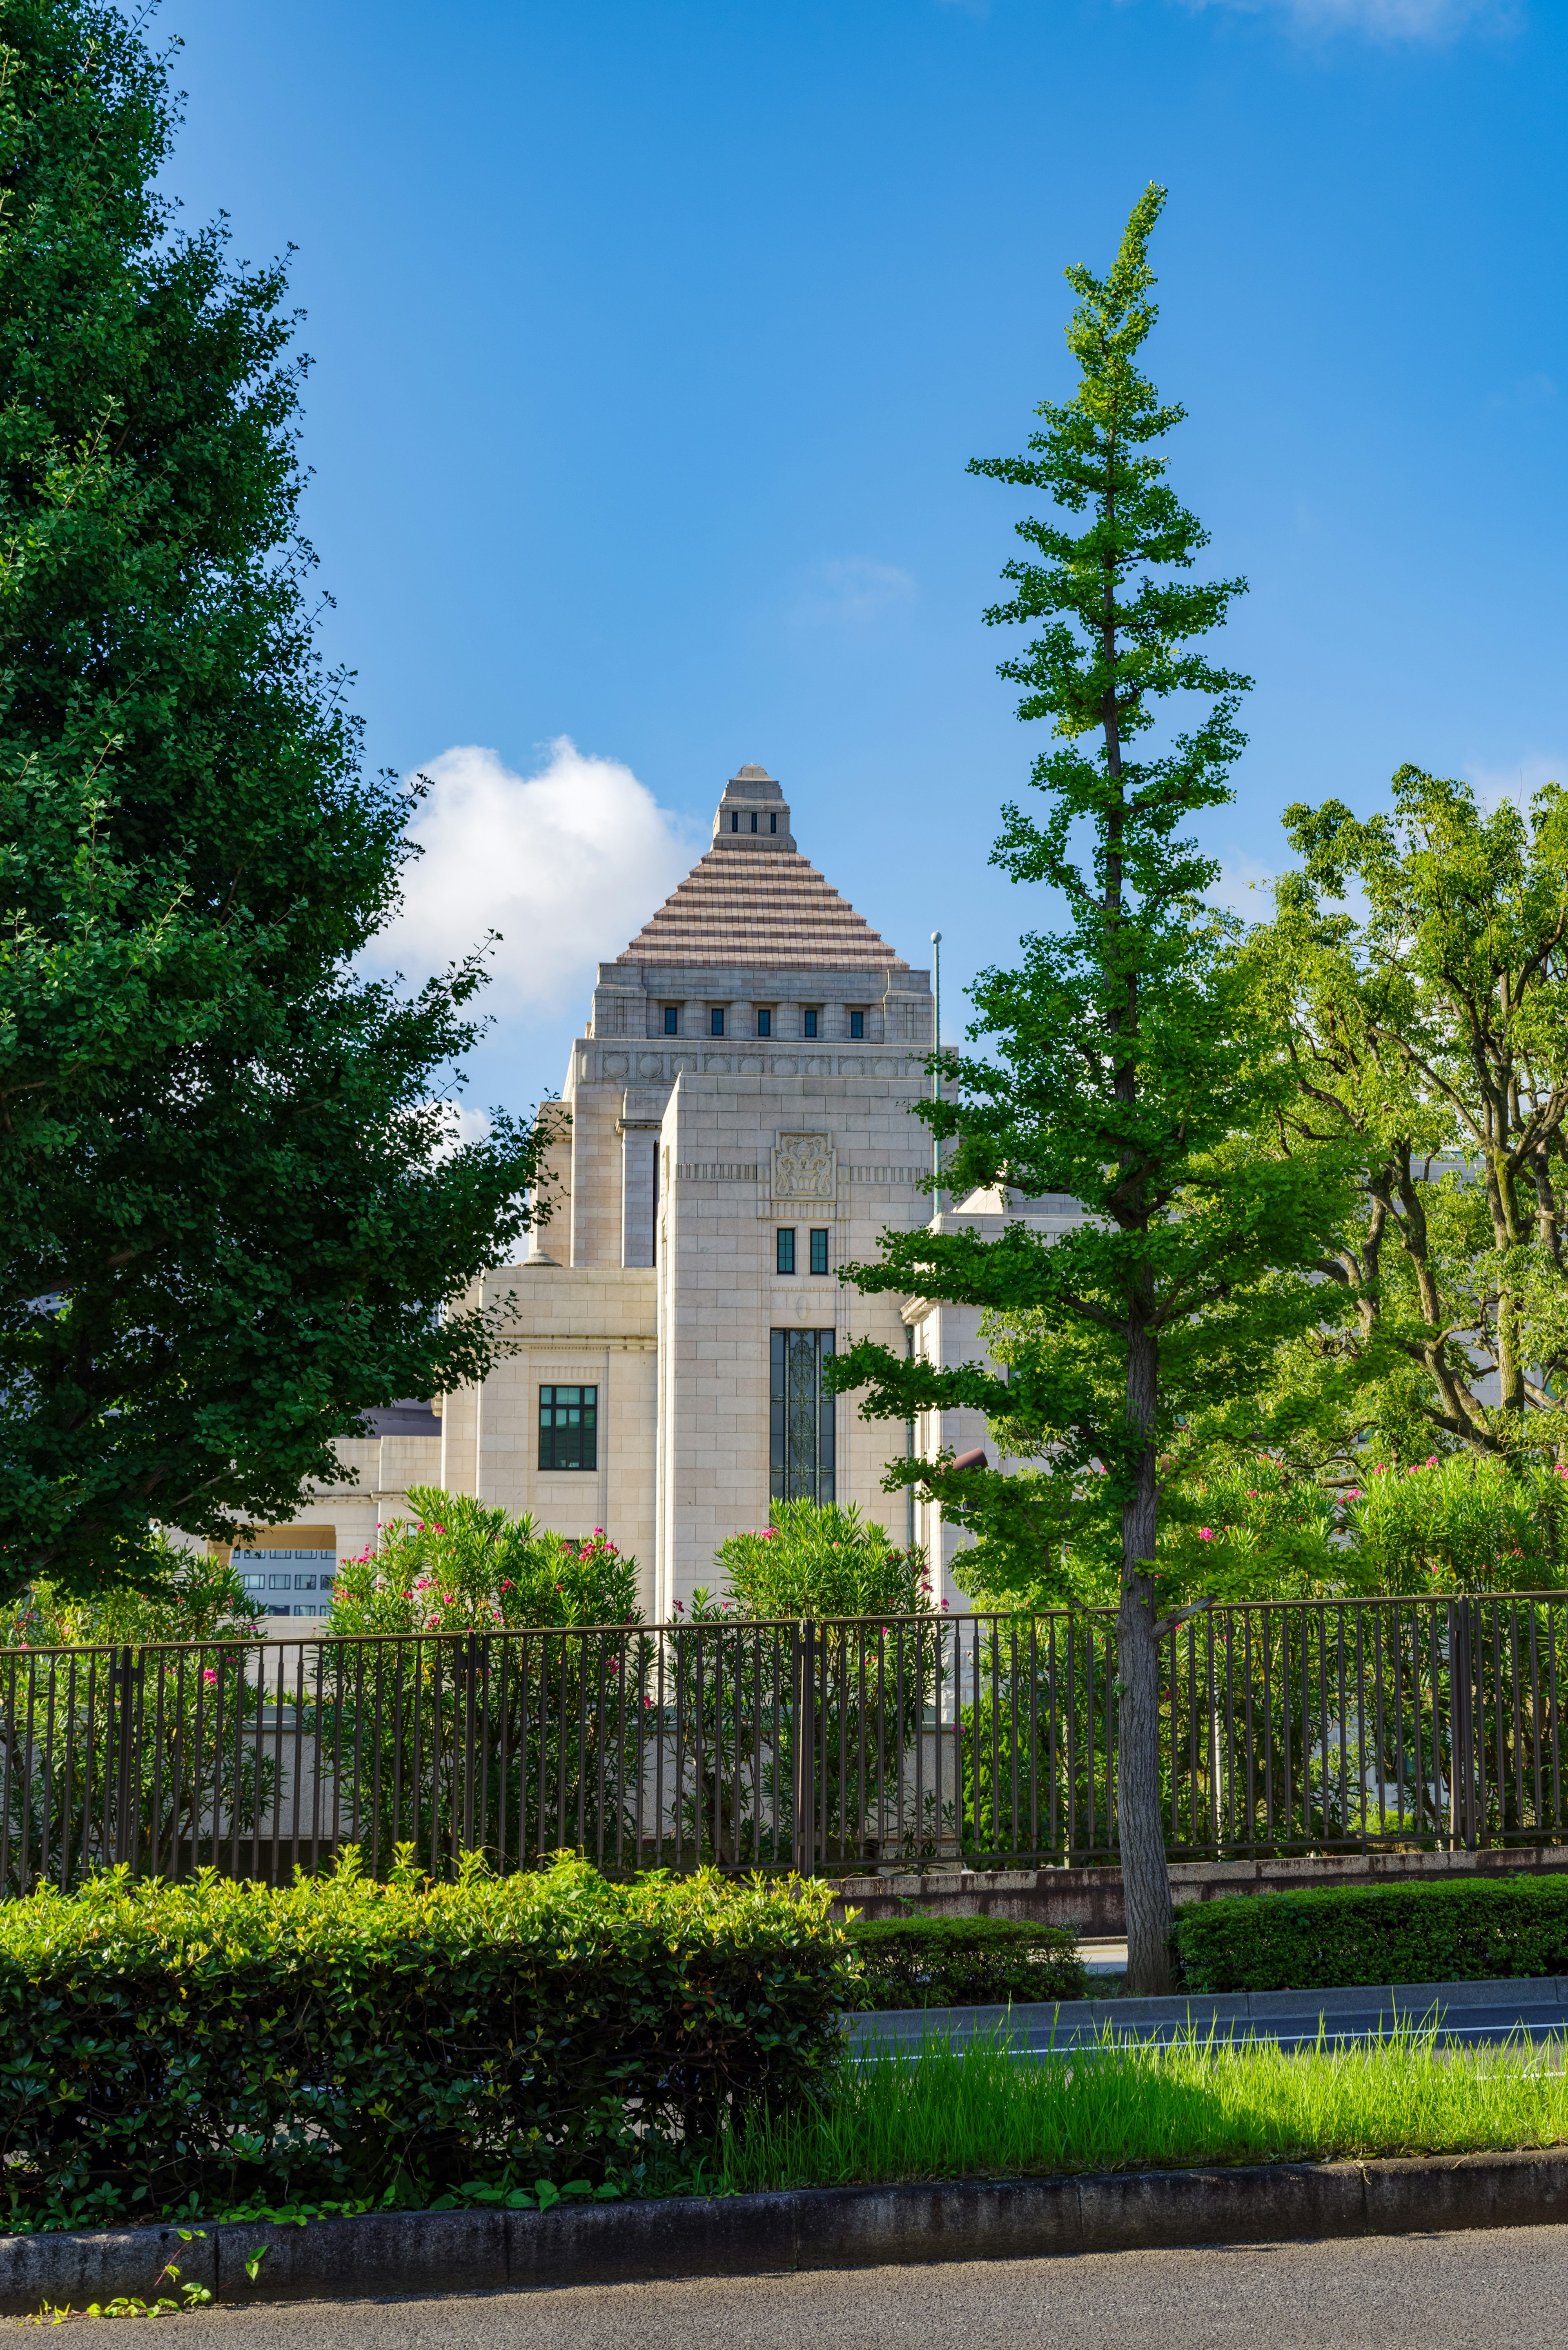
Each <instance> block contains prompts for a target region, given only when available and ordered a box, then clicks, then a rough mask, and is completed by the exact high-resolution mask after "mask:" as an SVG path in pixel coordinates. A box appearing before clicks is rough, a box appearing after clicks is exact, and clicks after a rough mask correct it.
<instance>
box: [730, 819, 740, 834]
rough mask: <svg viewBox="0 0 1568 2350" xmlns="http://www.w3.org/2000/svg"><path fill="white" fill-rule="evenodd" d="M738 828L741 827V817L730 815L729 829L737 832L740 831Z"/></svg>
mask: <svg viewBox="0 0 1568 2350" xmlns="http://www.w3.org/2000/svg"><path fill="white" fill-rule="evenodd" d="M740 829H741V819H740V817H739V816H732V817H731V818H730V830H731V831H732V832H739V831H740Z"/></svg>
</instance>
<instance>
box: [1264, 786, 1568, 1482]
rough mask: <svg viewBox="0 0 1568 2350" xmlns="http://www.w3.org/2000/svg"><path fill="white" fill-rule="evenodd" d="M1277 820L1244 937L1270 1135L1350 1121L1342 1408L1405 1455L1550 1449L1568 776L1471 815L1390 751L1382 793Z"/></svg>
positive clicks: (1564, 1367)
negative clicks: (1379, 809)
mask: <svg viewBox="0 0 1568 2350" xmlns="http://www.w3.org/2000/svg"><path fill="white" fill-rule="evenodd" d="M1285 826H1286V830H1287V832H1288V833H1289V834H1290V837H1291V839H1292V842H1293V846H1294V847H1295V848H1296V849H1297V851H1298V852H1299V854H1300V856H1301V858H1302V860H1303V861H1302V865H1301V868H1300V869H1299V870H1298V871H1296V872H1294V873H1292V874H1289V875H1287V876H1286V877H1285V878H1284V879H1282V881H1281V882H1280V883H1279V884H1278V885H1277V905H1276V913H1275V919H1274V920H1273V921H1272V923H1269V924H1266V925H1263V926H1261V927H1260V928H1259V929H1258V930H1257V931H1255V932H1254V933H1253V935H1252V937H1251V940H1250V941H1249V950H1248V951H1249V955H1250V957H1251V960H1252V961H1253V962H1254V964H1255V966H1256V968H1257V970H1258V972H1259V973H1260V978H1261V983H1262V986H1263V988H1264V990H1265V992H1266V994H1267V997H1268V999H1269V1002H1270V1006H1271V1011H1272V1016H1273V1018H1274V1019H1275V1020H1276V1021H1277V1022H1278V1023H1279V1024H1280V1025H1281V1026H1282V1029H1283V1030H1284V1032H1285V1035H1286V1036H1287V1039H1288V1053H1289V1059H1290V1066H1291V1068H1292V1071H1293V1076H1294V1079H1295V1087H1294V1093H1293V1098H1292V1099H1290V1100H1289V1101H1287V1102H1285V1103H1283V1104H1282V1107H1281V1112H1280V1141H1281V1147H1282V1149H1283V1151H1284V1152H1285V1153H1286V1154H1287V1155H1289V1154H1292V1153H1294V1152H1297V1151H1308V1152H1310V1151H1312V1150H1314V1149H1319V1148H1321V1147H1322V1146H1323V1145H1324V1143H1325V1142H1345V1143H1348V1144H1351V1145H1353V1146H1354V1151H1355V1160H1356V1163H1357V1164H1358V1166H1359V1168H1360V1170H1361V1172H1360V1179H1359V1186H1358V1196H1357V1200H1356V1202H1355V1211H1354V1212H1353V1213H1352V1214H1351V1215H1349V1216H1347V1217H1346V1218H1345V1222H1344V1223H1343V1225H1342V1227H1341V1230H1340V1232H1339V1233H1338V1234H1337V1236H1336V1239H1335V1244H1334V1247H1333V1249H1332V1251H1330V1252H1329V1253H1326V1255H1325V1259H1324V1268H1323V1269H1324V1273H1325V1274H1327V1275H1328V1277H1329V1278H1330V1279H1331V1280H1332V1281H1333V1282H1334V1284H1337V1285H1338V1287H1339V1288H1340V1289H1341V1291H1342V1293H1343V1294H1344V1295H1345V1299H1346V1301H1347V1303H1348V1304H1349V1305H1351V1306H1352V1307H1353V1308H1354V1321H1353V1323H1352V1324H1351V1326H1349V1328H1348V1330H1347V1332H1346V1335H1345V1340H1344V1342H1343V1343H1344V1346H1345V1349H1346V1351H1347V1352H1349V1353H1350V1354H1352V1355H1354V1356H1355V1357H1359V1358H1360V1359H1361V1361H1362V1363H1363V1365H1364V1368H1365V1374H1366V1378H1367V1380H1368V1383H1369V1392H1368V1396H1367V1400H1366V1405H1365V1406H1364V1408H1363V1409H1362V1410H1361V1412H1360V1415H1359V1418H1360V1419H1361V1421H1362V1422H1364V1423H1365V1422H1366V1421H1367V1420H1372V1421H1374V1422H1376V1423H1377V1424H1378V1425H1379V1427H1380V1430H1381V1431H1382V1432H1381V1436H1380V1441H1381V1442H1382V1443H1383V1444H1384V1445H1385V1446H1386V1447H1389V1449H1393V1450H1396V1451H1404V1452H1407V1454H1409V1455H1414V1456H1415V1457H1417V1458H1418V1457H1419V1456H1420V1455H1421V1454H1423V1453H1425V1452H1426V1451H1428V1449H1429V1448H1430V1447H1431V1446H1432V1445H1433V1444H1434V1443H1436V1444H1437V1445H1438V1447H1440V1448H1442V1449H1445V1450H1446V1449H1447V1448H1448V1447H1449V1446H1450V1445H1453V1444H1460V1445H1466V1446H1469V1447H1473V1448H1474V1449H1476V1450H1478V1451H1487V1452H1492V1453H1496V1454H1498V1455H1500V1456H1501V1455H1510V1454H1516V1453H1519V1452H1521V1451H1530V1450H1532V1449H1534V1450H1553V1451H1563V1449H1564V1448H1565V1446H1568V1434H1565V1430H1564V1421H1563V1410H1564V1403H1563V1397H1564V1395H1565V1394H1568V1386H1565V1382H1564V1374H1565V1373H1568V1275H1565V1270H1564V1263H1563V1236H1562V1232H1561V1228H1560V1220H1561V1208H1560V1204H1559V1203H1560V1195H1561V1191H1562V1186H1563V1170H1564V1168H1565V1166H1568V1139H1565V1131H1564V1128H1565V1121H1568V1017H1565V1013H1568V797H1565V795H1563V791H1562V789H1561V788H1560V787H1559V786H1558V785H1554V784H1553V785H1548V786H1547V787H1546V788H1545V789H1544V790H1543V791H1542V792H1540V793H1538V794H1537V795H1536V796H1535V798H1534V800H1533V802H1532V806H1531V808H1530V811H1529V814H1528V816H1525V815H1523V814H1521V811H1520V810H1519V809H1518V808H1516V807H1514V806H1512V805H1511V804H1510V803H1508V802H1506V801H1505V802H1503V803H1502V804H1501V806H1498V807H1496V808H1495V809H1492V810H1491V811H1490V812H1487V813H1483V812H1482V811H1481V810H1480V808H1479V807H1478V806H1477V804H1476V800H1475V795H1474V794H1473V792H1472V791H1471V790H1470V788H1469V785H1466V784H1463V783H1457V782H1454V781H1452V780H1448V779H1444V778H1440V777H1437V776H1432V775H1425V774H1423V773H1422V772H1421V771H1420V769H1418V768H1417V767H1414V766H1405V767H1402V768H1401V769H1400V770H1399V772H1398V774H1397V775H1396V776H1395V778H1394V806H1393V809H1392V811H1391V812H1390V813H1388V814H1386V815H1377V816H1371V817H1369V818H1367V819H1366V820H1365V821H1363V820H1361V819H1359V818H1357V817H1356V816H1354V815H1353V814H1352V812H1351V810H1350V809H1349V808H1348V807H1347V806H1345V804H1344V802H1343V801H1339V800H1328V801H1325V802H1324V804H1323V805H1322V806H1319V807H1315V808H1314V807H1308V806H1304V805H1301V806H1294V807H1292V808H1289V809H1287V810H1286V813H1285ZM1347 891H1358V892H1360V893H1361V894H1362V895H1363V897H1364V899H1365V906H1366V910H1365V912H1364V913H1362V914H1355V913H1352V912H1350V911H1348V910H1346V908H1345V895H1346V892H1347ZM1390 1440H1391V1442H1390Z"/></svg>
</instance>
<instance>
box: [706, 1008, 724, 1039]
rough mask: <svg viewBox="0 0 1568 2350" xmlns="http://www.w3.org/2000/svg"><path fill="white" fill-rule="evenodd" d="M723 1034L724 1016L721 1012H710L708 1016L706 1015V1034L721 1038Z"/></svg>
mask: <svg viewBox="0 0 1568 2350" xmlns="http://www.w3.org/2000/svg"><path fill="white" fill-rule="evenodd" d="M723 1033H724V1015H723V1014H722V1012H710V1014H708V1034H709V1035H711V1036H722V1035H723Z"/></svg>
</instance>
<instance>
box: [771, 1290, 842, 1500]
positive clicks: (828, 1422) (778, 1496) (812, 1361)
mask: <svg viewBox="0 0 1568 2350" xmlns="http://www.w3.org/2000/svg"><path fill="white" fill-rule="evenodd" d="M833 1352H834V1338H833V1332H832V1331H831V1330H774V1332H773V1333H772V1336H771V1347H770V1364H769V1412H768V1446H769V1461H768V1485H769V1491H770V1492H771V1494H772V1497H773V1499H774V1501H775V1502H797V1501H808V1502H815V1503H818V1504H819V1505H820V1504H821V1503H826V1502H832V1501H835V1500H836V1498H837V1493H836V1451H835V1422H834V1399H833V1398H832V1397H831V1396H830V1395H825V1394H824V1392H823V1387H822V1367H823V1365H824V1363H825V1362H826V1361H827V1360H828V1359H829V1357H831V1356H832V1354H833Z"/></svg>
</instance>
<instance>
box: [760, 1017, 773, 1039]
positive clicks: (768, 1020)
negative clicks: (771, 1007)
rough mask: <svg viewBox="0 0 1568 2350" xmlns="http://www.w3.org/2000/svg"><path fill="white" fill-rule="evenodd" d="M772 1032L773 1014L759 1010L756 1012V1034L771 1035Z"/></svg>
mask: <svg viewBox="0 0 1568 2350" xmlns="http://www.w3.org/2000/svg"><path fill="white" fill-rule="evenodd" d="M773 1033H774V1015H773V1014H772V1013H771V1012H759V1013H758V1014H757V1034H758V1035H759V1036H771V1035H773Z"/></svg>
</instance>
